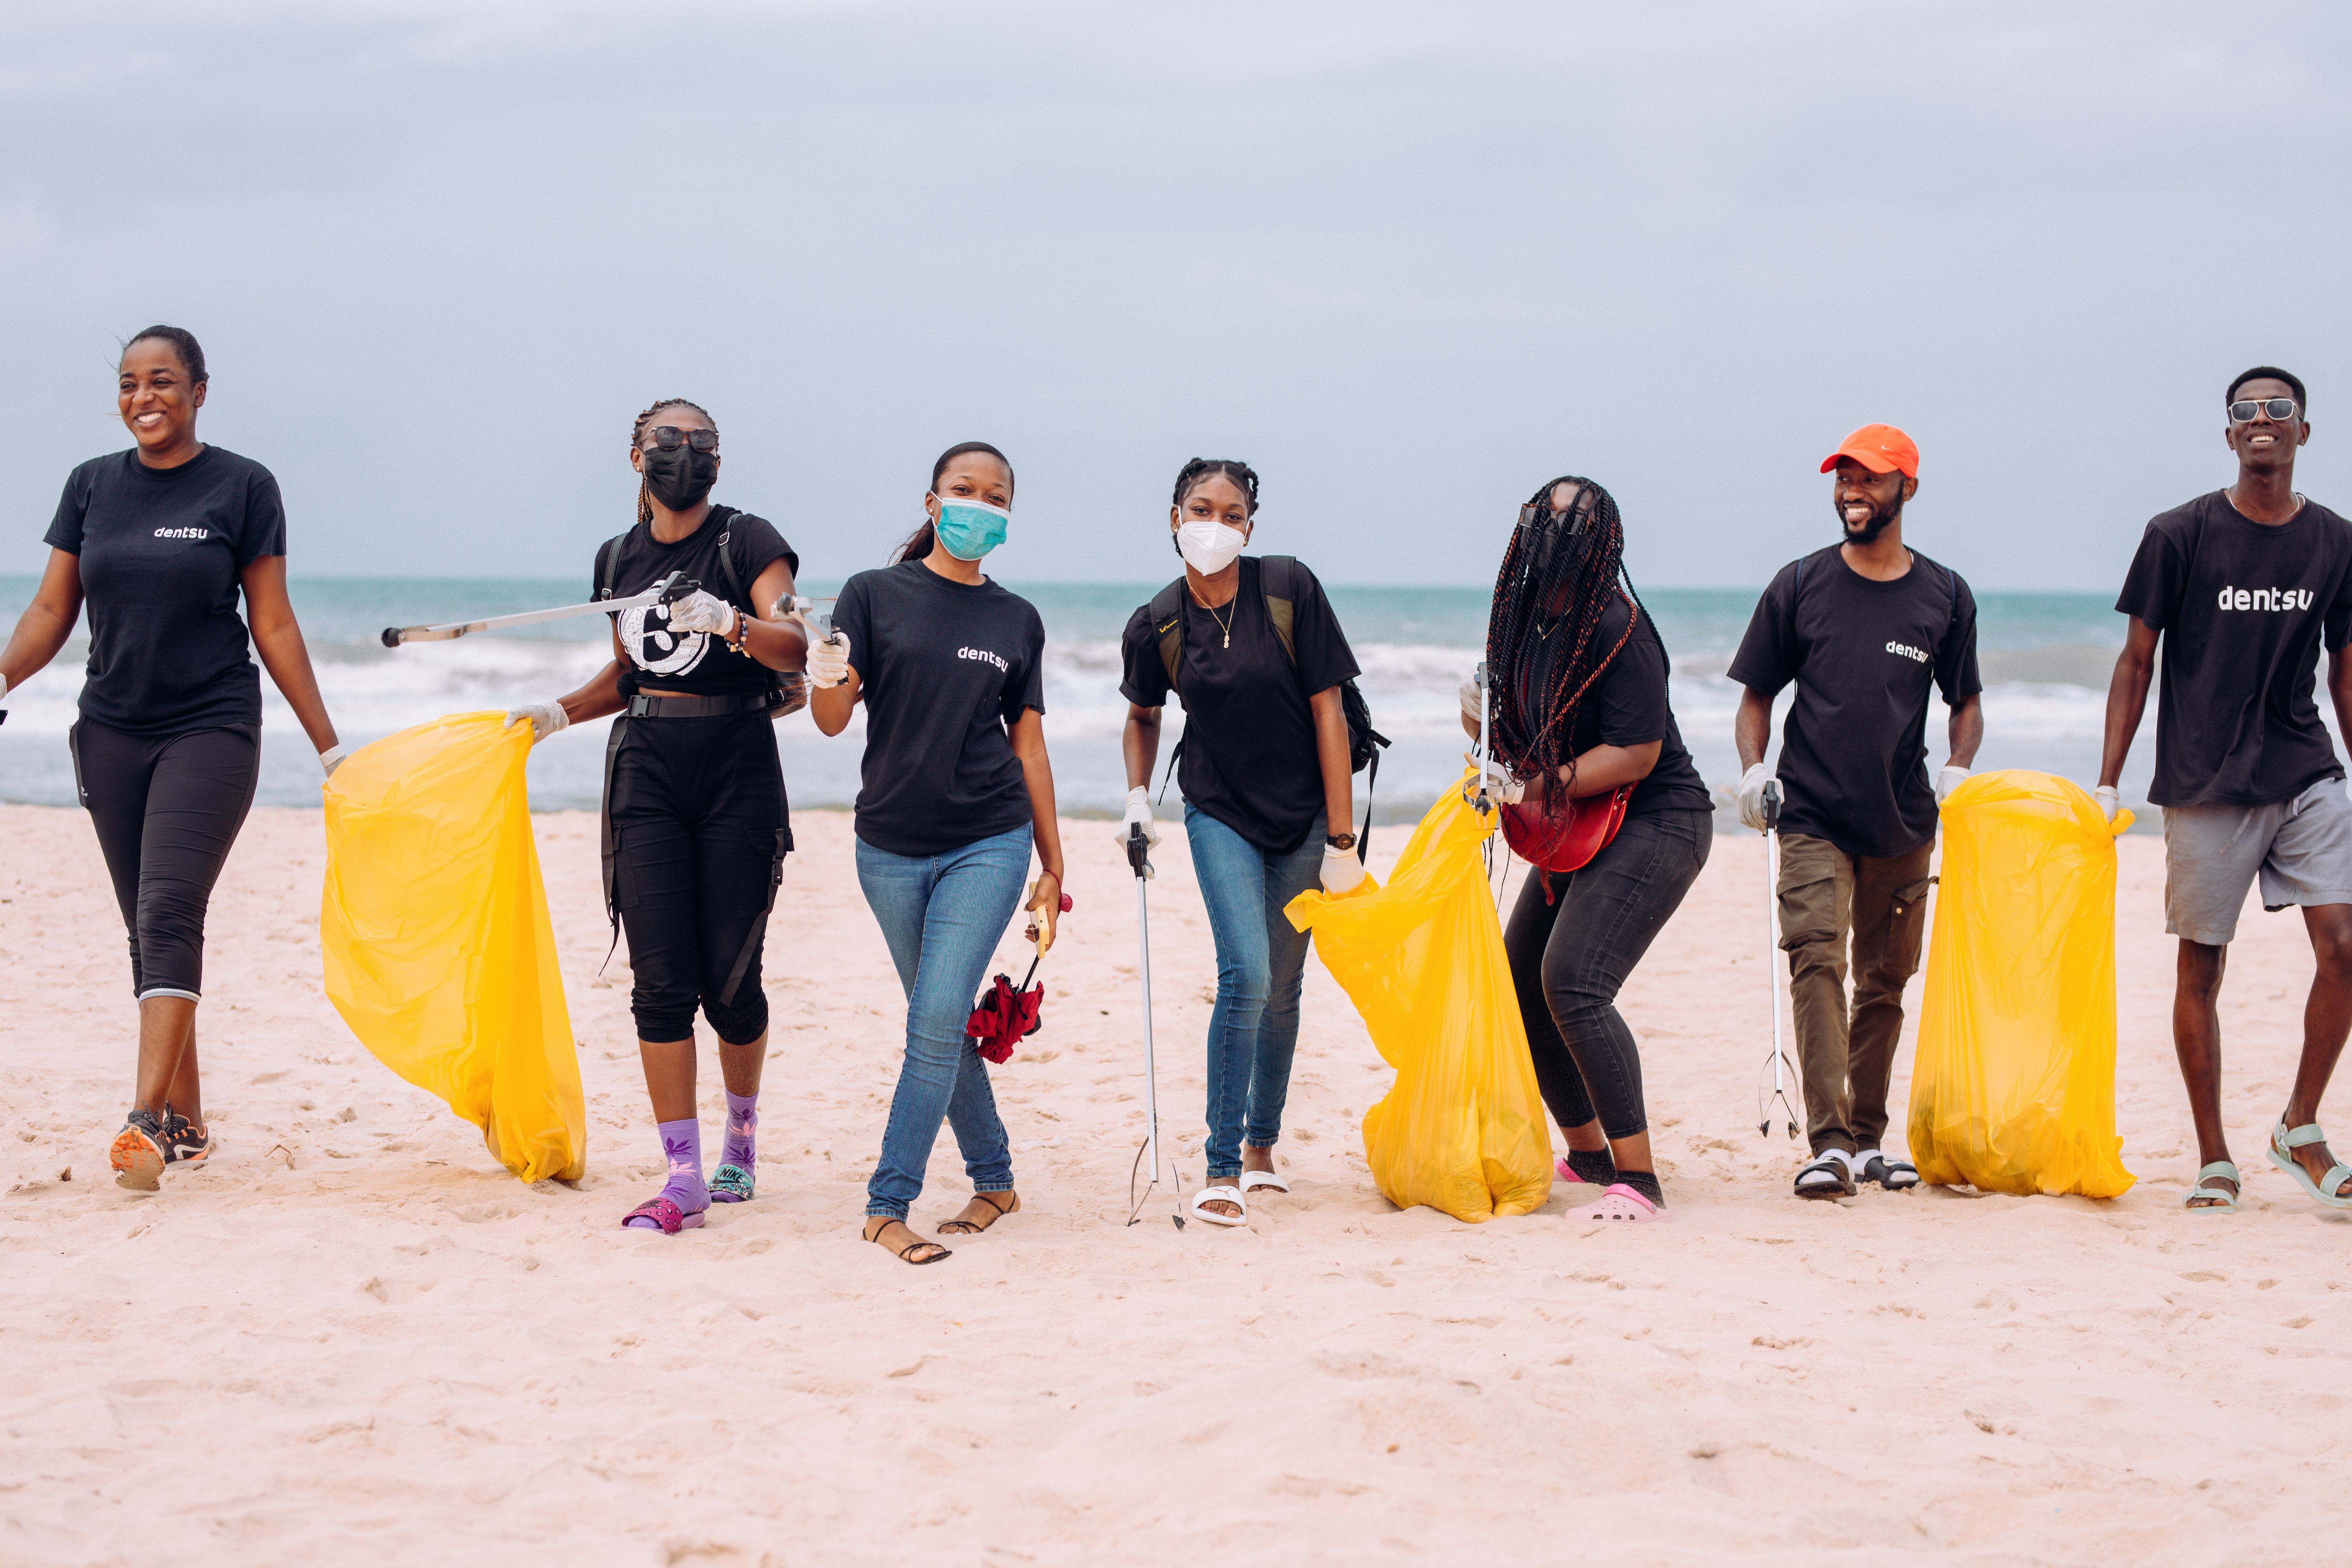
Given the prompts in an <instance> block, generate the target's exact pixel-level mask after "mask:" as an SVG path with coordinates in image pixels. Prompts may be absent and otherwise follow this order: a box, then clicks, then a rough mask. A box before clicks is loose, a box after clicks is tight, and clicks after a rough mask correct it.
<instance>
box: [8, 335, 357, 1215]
mask: <svg viewBox="0 0 2352 1568" xmlns="http://www.w3.org/2000/svg"><path fill="white" fill-rule="evenodd" d="M209 385H210V382H209V380H208V378H207V376H206V374H205V353H204V350H203V349H202V348H201V347H199V346H198V345H197V342H196V340H195V338H194V336H193V335H191V334H190V333H188V332H186V331H183V330H182V329H180V328H178V327H150V328H148V329H147V330H146V331H143V332H141V333H140V334H139V335H138V336H137V337H135V338H132V339H131V342H130V343H129V344H128V345H126V346H125V347H124V349H123V351H122V362H121V367H120V373H119V375H118V378H117V381H116V388H115V396H116V403H117V405H118V406H119V407H120V408H121V412H122V422H123V424H125V425H126V426H130V429H131V438H132V439H133V440H134V441H135V442H137V445H136V446H134V447H131V449H130V450H129V451H127V452H117V453H113V454H111V455H110V456H108V457H104V458H92V459H90V460H89V462H87V463H84V464H83V465H82V466H81V467H79V468H76V469H75V470H74V471H73V474H72V476H71V477H70V478H68V479H67V480H66V489H65V495H64V498H63V499H62V500H59V501H58V514H57V518H56V520H55V521H52V522H51V523H50V524H49V531H48V535H47V542H48V545H49V564H48V569H47V572H46V573H45V574H43V576H42V578H41V585H40V587H39V588H38V589H37V590H36V591H35V593H34V595H33V602H32V604H31V605H29V606H28V607H27V608H26V611H25V613H24V615H23V616H22V617H20V618H19V619H18V621H17V623H16V633H15V635H14V636H12V637H10V638H9V639H8V646H7V649H6V651H5V652H0V698H5V696H6V694H7V692H8V691H9V689H11V688H14V687H17V686H21V685H23V684H24V683H25V682H26V680H27V679H30V678H31V677H32V675H33V674H34V672H35V671H37V670H38V669H40V668H41V667H42V666H44V665H46V664H47V663H48V662H49V660H50V659H52V658H55V657H57V652H58V648H60V647H63V646H64V645H65V640H66V638H67V637H68V636H69V635H71V633H72V631H73V628H74V621H75V619H76V618H77V617H78V616H79V615H80V614H81V611H82V607H83V605H84V604H85V603H87V605H89V678H88V679H86V680H85V681H84V682H83V683H82V689H81V701H80V704H79V706H80V710H81V716H80V718H79V719H78V720H77V721H75V723H74V726H73V729H72V731H70V733H69V736H68V742H69V744H70V746H71V749H72V752H73V759H74V778H75V782H76V784H77V786H78V787H79V790H80V793H81V802H82V805H85V806H87V807H88V808H89V815H90V821H91V824H92V825H93V826H95V827H96V828H97V830H98V844H99V848H100V851H101V852H102V853H103V854H104V855H105V857H106V869H107V874H108V876H109V878H110V879H111V880H112V881H113V883H114V897H115V902H116V903H117V904H118V905H119V906H120V907H121V910H122V923H123V924H124V925H125V926H126V927H128V928H129V929H130V932H131V991H132V993H133V994H134V995H136V996H137V997H138V999H139V1069H138V1077H137V1079H136V1080H135V1081H134V1084H133V1087H132V1090H131V1114H130V1116H129V1118H128V1119H127V1120H126V1121H124V1123H123V1127H122V1131H121V1132H120V1133H118V1134H117V1135H116V1136H115V1140H114V1144H113V1147H112V1149H111V1150H110V1152H109V1160H110V1163H111V1164H112V1165H113V1167H114V1169H115V1171H116V1173H117V1179H118V1180H119V1181H121V1183H122V1184H123V1185H125V1186H129V1187H136V1188H140V1189H142V1190H145V1189H152V1188H153V1187H154V1186H155V1185H156V1184H157V1178H158V1177H159V1176H160V1175H161V1174H162V1173H163V1168H164V1166H166V1165H168V1164H173V1163H186V1164H194V1163H202V1162H203V1161H205V1160H206V1159H208V1158H209V1157H210V1156H211V1154H212V1148H213V1143H212V1134H211V1132H210V1131H207V1129H206V1128H205V1113H204V1097H203V1092H202V1086H201V1085H200V1083H199V1082H198V1079H197V1072H196V1003H197V1000H198V998H199V996H200V995H201V994H202V992H203V987H204V953H205V910H206V908H207V906H208V905H209V903H210V901H211V899H212V889H213V883H214V881H215V879H216V878H218V876H219V875H220V868H221V865H222V863H223V862H224V861H225V860H226V859H227V858H228V851H229V846H230V845H232V844H233V843H235V842H236V835H237V830H238V829H239V828H240V827H242V826H244V824H245V814H246V811H247V808H248V807H250V806H251V805H253V787H254V781H255V778H256V776H257V773H258V769H259V763H260V748H261V678H260V674H259V672H258V671H257V670H256V669H255V668H254V667H253V661H252V659H251V658H248V657H247V647H248V646H250V647H252V649H253V650H254V651H256V652H257V653H259V654H260V656H261V662H262V663H263V664H264V665H267V666H268V668H269V679H271V680H273V681H275V682H276V683H277V686H278V691H279V692H280V693H282V694H283V695H284V697H285V699H286V702H287V706H289V708H291V709H293V710H294V717H295V718H296V720H297V721H299V722H300V724H301V726H302V729H303V731H304V733H306V734H307V735H309V736H310V743H311V745H312V746H314V747H316V748H317V749H318V752H319V760H320V763H322V764H323V765H324V766H325V768H326V770H327V772H329V773H332V772H334V770H335V767H336V764H337V763H341V761H342V754H343V753H342V748H341V746H339V745H337V744H336V742H335V727H334V725H333V723H332V722H331V721H329V719H328V718H327V707H326V704H325V703H324V702H322V701H320V699H319V682H318V679H317V678H316V677H315V676H314V675H313V674H312V673H311V669H310V652H309V650H308V649H306V648H305V647H303V643H302V628H301V627H300V626H299V625H298V624H296V622H295V619H294V606H293V605H291V604H290V603H289V601H288V599H287V596H286V509H285V506H284V503H283V502H282V501H280V500H279V499H278V481H277V480H276V479H273V478H271V477H270V473H269V470H268V469H267V468H263V467H262V466H261V465H260V464H258V463H257V462H254V461H253V460H252V459H250V458H240V457H238V456H237V455H236V453H234V452H229V451H225V450H223V449H222V448H220V447H208V446H205V444H204V443H203V442H201V441H199V440H197V439H196V411H197V410H198V409H199V408H202V407H203V406H204V404H205V391H206V389H207V388H208V386H209ZM239 595H243V600H244V605H245V612H246V613H245V616H244V618H242V619H241V618H239V616H238V615H237V604H238V598H239ZM248 624H249V626H250V644H249V645H248V640H247V638H248V631H247V627H248ZM4 717H5V710H0V718H4Z"/></svg>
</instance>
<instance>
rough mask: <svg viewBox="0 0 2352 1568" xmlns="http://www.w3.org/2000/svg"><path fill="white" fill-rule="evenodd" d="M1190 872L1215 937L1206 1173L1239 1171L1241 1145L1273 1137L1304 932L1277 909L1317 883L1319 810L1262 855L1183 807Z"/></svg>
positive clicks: (1286, 1082) (1291, 1037)
mask: <svg viewBox="0 0 2352 1568" xmlns="http://www.w3.org/2000/svg"><path fill="white" fill-rule="evenodd" d="M1184 833H1185V837H1188V838H1190V839H1191V840H1192V874H1193V876H1194V877H1195V878H1197V879H1199V881H1200V884H1201V901H1202V903H1205V904H1206V905H1208V906H1209V931H1210V932H1211V933H1212V934H1213V936H1214V937H1215V938H1216V941H1217V1005H1216V1006H1215V1007H1213V1009H1211V1011H1210V1013H1209V1151H1208V1157H1209V1179H1210V1180H1211V1181H1213V1182H1229V1181H1231V1180H1232V1179H1233V1178H1234V1177H1235V1176H1238V1175H1240V1174H1241V1173H1242V1150H1241V1145H1242V1142H1243V1141H1244V1138H1246V1139H1247V1141H1248V1142H1249V1145H1250V1147H1252V1148H1254V1149H1269V1148H1272V1147H1273V1146H1274V1142H1275V1140H1276V1139H1277V1138H1279V1137H1281V1136H1282V1107H1283V1102H1284V1101H1285V1100H1288V1099H1289V1098H1290V1058H1291V1055H1292V1053H1293V1052H1294V1051H1296V1050H1297V1048H1298V991H1299V987H1300V985H1301V984H1303V983H1304V982H1305V980H1306V975H1307V933H1306V932H1305V931H1297V930H1294V929H1293V928H1292V926H1291V923H1290V922H1289V921H1287V920H1285V919H1284V918H1283V914H1282V908H1283V906H1284V905H1285V904H1287V903H1288V902H1290V900H1293V899H1295V898H1297V896H1298V895H1299V894H1301V893H1303V892H1306V891H1307V889H1310V888H1314V887H1318V886H1319V885H1320V882H1321V879H1320V875H1319V873H1320V872H1321V870H1322V868H1323V837H1324V827H1323V818H1322V817H1320V816H1318V817H1317V818H1316V819H1315V826H1312V827H1310V828H1308V829H1307V839H1306V842H1304V843H1303V844H1301V845H1299V847H1297V848H1296V849H1294V850H1292V851H1291V852H1290V853H1289V854H1287V855H1269V854H1267V853H1266V852H1265V851H1264V850H1263V849H1260V848H1259V847H1257V846H1255V845H1254V844H1252V843H1251V842H1250V841H1249V840H1248V839H1246V838H1244V837H1242V836H1241V835H1240V834H1238V833H1236V832H1234V830H1233V829H1232V828H1230V827H1228V826H1225V825H1224V824H1223V823H1222V822H1219V821H1218V820H1217V819H1216V818H1215V817H1213V816H1210V815H1209V814H1208V813H1206V812H1203V811H1197V810H1195V809H1193V807H1192V805H1189V804H1188V805H1186V806H1185V807H1184Z"/></svg>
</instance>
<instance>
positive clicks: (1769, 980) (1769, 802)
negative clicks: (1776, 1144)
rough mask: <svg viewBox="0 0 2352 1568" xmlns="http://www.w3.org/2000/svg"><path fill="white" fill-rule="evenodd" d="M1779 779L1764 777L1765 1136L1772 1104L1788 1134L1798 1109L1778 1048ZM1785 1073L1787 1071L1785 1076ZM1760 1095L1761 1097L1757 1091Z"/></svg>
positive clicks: (1760, 1125) (1762, 1124)
mask: <svg viewBox="0 0 2352 1568" xmlns="http://www.w3.org/2000/svg"><path fill="white" fill-rule="evenodd" d="M1779 848H1780V780H1779V779H1767V780H1765V781H1764V997H1765V1000H1766V1002H1767V1003H1768V1004H1769V1005H1770V1006H1771V1009H1772V1093H1771V1097H1770V1098H1769V1099H1766V1100H1764V1103H1763V1108H1762V1109H1763V1112H1764V1117H1763V1120H1762V1121H1759V1122H1758V1123H1757V1124H1756V1131H1758V1132H1759V1133H1761V1134H1763V1135H1764V1136H1765V1137H1767V1138H1769V1137H1770V1136H1771V1135H1772V1108H1773V1107H1774V1106H1775V1105H1778V1106H1779V1107H1780V1119H1781V1121H1784V1122H1786V1123H1787V1124H1788V1128H1789V1136H1790V1138H1794V1137H1796V1135H1797V1110H1796V1107H1795V1106H1793V1105H1791V1104H1790V1102H1789V1090H1788V1085H1787V1079H1788V1078H1793V1077H1795V1076H1796V1070H1795V1068H1792V1067H1790V1063H1789V1058H1788V1054H1787V1053H1786V1052H1785V1051H1783V1050H1782V1049H1781V1048H1780V920H1779V917H1780V864H1779V861H1780V854H1779ZM1784 1075H1786V1076H1785V1077H1784ZM1759 1098H1762V1097H1761V1096H1760V1095H1759Z"/></svg>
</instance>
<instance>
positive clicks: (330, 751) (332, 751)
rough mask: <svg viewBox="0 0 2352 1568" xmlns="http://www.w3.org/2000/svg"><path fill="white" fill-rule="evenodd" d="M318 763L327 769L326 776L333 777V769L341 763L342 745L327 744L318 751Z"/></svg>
mask: <svg viewBox="0 0 2352 1568" xmlns="http://www.w3.org/2000/svg"><path fill="white" fill-rule="evenodd" d="M319 765H320V767H322V768H324V769H326V770H327V776H328V777H329V778H333V777H334V776H335V770H336V769H337V768H340V767H341V766H342V765H343V749H342V747H341V746H329V747H328V748H327V749H326V750H325V751H323V752H320V753H319Z"/></svg>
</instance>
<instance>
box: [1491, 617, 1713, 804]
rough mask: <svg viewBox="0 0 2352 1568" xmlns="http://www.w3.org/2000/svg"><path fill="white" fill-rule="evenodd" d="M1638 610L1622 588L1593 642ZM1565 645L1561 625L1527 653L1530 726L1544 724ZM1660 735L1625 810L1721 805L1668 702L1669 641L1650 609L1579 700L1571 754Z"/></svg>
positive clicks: (1607, 640) (1525, 698)
mask: <svg viewBox="0 0 2352 1568" xmlns="http://www.w3.org/2000/svg"><path fill="white" fill-rule="evenodd" d="M1632 619H1633V605H1632V603H1631V602H1630V601H1629V600H1627V599H1626V598H1625V596H1624V595H1622V594H1621V595H1618V596H1617V598H1616V600H1615V602H1614V603H1612V605H1610V606H1609V608H1608V609H1607V610H1606V611H1604V612H1603V613H1602V615H1601V624H1600V626H1598V627H1596V628H1595V629H1594V631H1593V634H1592V643H1593V646H1594V647H1598V648H1599V649H1600V650H1601V652H1602V653H1604V654H1605V653H1607V652H1608V651H1609V649H1611V648H1612V647H1617V639H1618V638H1620V637H1625V626H1626V623H1627V622H1628V621H1630V620H1632ZM1566 652H1567V641H1566V639H1565V638H1564V637H1561V636H1560V635H1559V634H1558V633H1554V634H1553V635H1552V636H1551V637H1538V638H1536V639H1535V640H1534V642H1533V644H1532V646H1531V647H1528V649H1527V650H1526V651H1525V653H1524V655H1523V660H1524V668H1522V669H1521V670H1520V672H1519V677H1518V680H1517V685H1516V689H1517V692H1518V696H1519V702H1520V713H1519V723H1520V726H1521V727H1522V729H1523V730H1524V731H1526V732H1527V733H1528V734H1533V733H1534V732H1535V731H1538V730H1539V729H1541V728H1542V727H1543V721H1544V718H1545V715H1544V714H1543V713H1542V712H1540V711H1538V709H1540V707H1541V706H1542V704H1543V702H1544V700H1545V694H1546V693H1548V692H1549V691H1550V690H1551V686H1552V672H1553V670H1554V669H1555V668H1557V667H1558V665H1559V659H1560V656H1561V655H1563V654H1564V653H1566ZM1653 741H1655V742H1658V743H1659V744H1658V761H1657V763H1656V765H1655V766H1654V767H1652V768H1651V769H1650V771H1649V773H1648V774H1647V775H1646V776H1644V777H1643V780H1642V782H1641V783H1639V784H1635V785H1634V786H1633V795H1632V796H1631V797H1630V798H1629V799H1628V800H1627V801H1626V803H1625V815H1626V816H1643V814H1645V813H1648V812H1653V811H1712V810H1714V809H1715V798H1714V797H1713V796H1712V795H1708V794H1707V793H1706V781H1705V780H1703V779H1701V778H1700V777H1699V776H1698V769H1697V768H1696V767H1695V766H1694V765H1692V763H1691V755H1690V752H1689V750H1688V749H1687V748H1686V747H1685V746H1684V744H1683V735H1682V731H1681V729H1680V728H1679V727H1678V726H1677V725H1676V724H1675V712H1674V710H1673V708H1671V707H1670V706H1668V705H1667V701H1666V648H1665V644H1664V643H1663V642H1661V641H1659V640H1658V632H1657V628H1656V627H1655V626H1652V625H1651V624H1650V617H1649V616H1643V617H1642V619H1641V622H1640V624H1639V625H1637V626H1634V627H1633V636H1632V637H1626V639H1625V646H1624V647H1622V648H1621V649H1619V650H1618V653H1617V657H1616V658H1614V659H1612V660H1611V661H1610V665H1609V668H1607V669H1606V670H1604V671H1603V672H1602V673H1601V679H1599V680H1597V681H1595V682H1594V683H1593V685H1592V689H1591V690H1590V691H1587V692H1586V693H1585V694H1584V700H1582V701H1581V702H1580V703H1578V704H1577V708H1576V728H1575V732H1574V733H1573V734H1571V735H1570V737H1569V746H1568V751H1569V754H1570V755H1571V756H1581V755H1582V754H1583V753H1585V752H1589V751H1591V749H1592V748H1593V747H1595V746H1646V745H1648V744H1649V743H1650V742H1653Z"/></svg>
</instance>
